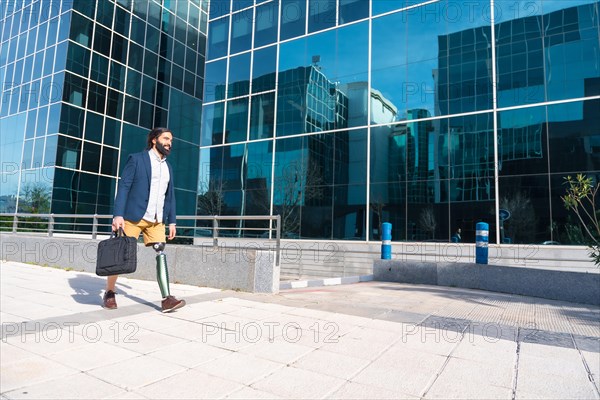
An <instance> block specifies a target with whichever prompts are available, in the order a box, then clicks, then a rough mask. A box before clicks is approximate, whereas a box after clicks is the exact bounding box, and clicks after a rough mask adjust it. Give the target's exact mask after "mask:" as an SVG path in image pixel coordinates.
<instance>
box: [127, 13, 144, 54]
mask: <svg viewBox="0 0 600 400" xmlns="http://www.w3.org/2000/svg"><path fill="white" fill-rule="evenodd" d="M129 38H130V39H131V40H132V41H134V42H135V43H137V44H139V45H140V46H142V47H144V45H145V44H146V22H144V21H142V20H141V19H139V18H135V17H134V18H132V19H131V35H130V37H129Z"/></svg>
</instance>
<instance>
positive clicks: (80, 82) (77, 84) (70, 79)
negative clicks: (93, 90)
mask: <svg viewBox="0 0 600 400" xmlns="http://www.w3.org/2000/svg"><path fill="white" fill-rule="evenodd" d="M86 98H87V81H86V80H85V79H82V78H80V77H78V76H75V75H72V74H69V73H67V74H66V76H65V87H64V90H63V101H66V102H68V103H71V104H73V105H76V106H79V107H85V101H86Z"/></svg>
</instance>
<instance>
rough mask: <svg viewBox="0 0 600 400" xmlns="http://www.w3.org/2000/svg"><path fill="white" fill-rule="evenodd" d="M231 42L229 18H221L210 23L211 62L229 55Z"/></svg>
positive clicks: (209, 56)
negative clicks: (229, 42)
mask: <svg viewBox="0 0 600 400" xmlns="http://www.w3.org/2000/svg"><path fill="white" fill-rule="evenodd" d="M228 40H229V17H225V18H221V19H219V20H217V21H213V22H211V23H210V25H209V27H208V49H207V57H208V59H209V60H213V59H215V58H219V57H223V56H226V55H227V42H228Z"/></svg>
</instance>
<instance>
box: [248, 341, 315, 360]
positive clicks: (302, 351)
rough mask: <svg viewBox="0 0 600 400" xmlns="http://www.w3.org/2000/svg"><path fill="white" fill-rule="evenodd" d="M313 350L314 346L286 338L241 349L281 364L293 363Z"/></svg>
mask: <svg viewBox="0 0 600 400" xmlns="http://www.w3.org/2000/svg"><path fill="white" fill-rule="evenodd" d="M312 351H315V349H314V348H313V347H309V346H303V345H300V344H297V343H293V342H288V341H285V340H276V341H274V342H272V343H270V342H264V341H261V342H260V343H257V344H255V345H253V346H249V347H246V348H243V349H241V350H240V352H242V353H245V354H250V355H254V356H256V357H260V358H263V359H265V360H270V361H274V362H277V363H280V364H290V363H293V362H294V361H296V360H298V359H299V358H300V357H302V356H304V355H306V354H308V353H310V352H312Z"/></svg>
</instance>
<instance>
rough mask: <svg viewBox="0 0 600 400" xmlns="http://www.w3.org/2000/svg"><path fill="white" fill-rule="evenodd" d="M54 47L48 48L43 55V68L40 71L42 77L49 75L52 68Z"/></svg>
mask: <svg viewBox="0 0 600 400" xmlns="http://www.w3.org/2000/svg"><path fill="white" fill-rule="evenodd" d="M55 51H56V46H52V47H49V48H48V49H47V50H46V52H45V53H46V54H45V55H44V68H43V70H42V76H46V75H50V74H51V73H52V72H53V68H54V53H55Z"/></svg>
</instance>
